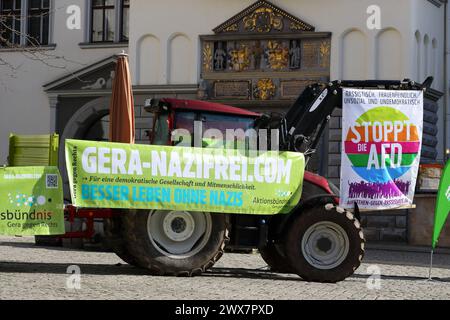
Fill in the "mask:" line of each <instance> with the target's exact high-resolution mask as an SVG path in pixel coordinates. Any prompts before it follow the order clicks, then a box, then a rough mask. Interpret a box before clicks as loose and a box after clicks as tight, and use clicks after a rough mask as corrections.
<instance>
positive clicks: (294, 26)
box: [289, 22, 304, 31]
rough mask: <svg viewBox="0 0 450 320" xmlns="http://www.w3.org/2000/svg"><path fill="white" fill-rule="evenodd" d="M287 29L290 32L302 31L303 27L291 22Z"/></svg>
mask: <svg viewBox="0 0 450 320" xmlns="http://www.w3.org/2000/svg"><path fill="white" fill-rule="evenodd" d="M289 29H291V30H292V31H295V30H301V31H303V30H304V27H303V26H302V25H301V24H300V23H296V22H291V24H290V26H289Z"/></svg>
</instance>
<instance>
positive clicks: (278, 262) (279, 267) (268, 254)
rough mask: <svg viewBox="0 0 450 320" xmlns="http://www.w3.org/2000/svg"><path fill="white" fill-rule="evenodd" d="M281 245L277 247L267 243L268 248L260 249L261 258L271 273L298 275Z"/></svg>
mask: <svg viewBox="0 0 450 320" xmlns="http://www.w3.org/2000/svg"><path fill="white" fill-rule="evenodd" d="M282 249H283V248H282V246H281V245H278V246H277V245H276V244H274V243H267V244H266V246H264V247H262V248H259V253H260V254H261V258H263V260H264V261H265V262H266V263H267V265H268V266H269V268H270V271H272V272H277V273H296V272H295V270H294V269H293V268H292V267H291V265H290V264H289V262H288V260H287V259H286V256H285V254H284V252H280V250H282Z"/></svg>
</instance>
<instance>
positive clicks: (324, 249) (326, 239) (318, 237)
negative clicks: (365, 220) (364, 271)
mask: <svg viewBox="0 0 450 320" xmlns="http://www.w3.org/2000/svg"><path fill="white" fill-rule="evenodd" d="M301 249H302V253H303V257H304V258H305V259H306V261H307V262H308V263H309V264H310V265H311V266H313V267H315V268H317V269H322V270H328V269H333V268H336V267H337V266H339V265H340V264H341V263H342V262H343V261H344V260H345V258H346V257H347V254H348V251H349V249H350V241H349V239H348V236H347V233H346V232H345V231H344V229H343V228H342V227H341V226H339V225H337V224H336V223H333V222H329V221H322V222H318V223H316V224H314V225H312V226H310V227H309V228H308V229H307V230H306V232H305V234H304V236H303V238H302V247H301Z"/></svg>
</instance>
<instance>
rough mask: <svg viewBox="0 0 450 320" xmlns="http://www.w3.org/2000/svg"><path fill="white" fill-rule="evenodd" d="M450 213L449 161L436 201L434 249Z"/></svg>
mask: <svg viewBox="0 0 450 320" xmlns="http://www.w3.org/2000/svg"><path fill="white" fill-rule="evenodd" d="M449 213H450V161H447V165H446V166H445V169H444V172H443V173H442V177H441V182H440V183H439V191H438V196H437V200H436V212H435V215H434V230H433V243H432V246H433V249H434V248H435V247H436V245H437V243H438V239H439V235H440V234H441V231H442V228H444V225H445V221H446V220H447V217H448V214H449Z"/></svg>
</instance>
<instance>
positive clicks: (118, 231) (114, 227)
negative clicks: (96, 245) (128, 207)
mask: <svg viewBox="0 0 450 320" xmlns="http://www.w3.org/2000/svg"><path fill="white" fill-rule="evenodd" d="M125 214H127V213H126V212H125V213H123V215H125ZM122 229H123V228H122V217H121V216H114V217H112V218H105V219H103V230H104V232H105V245H106V246H107V247H108V248H110V249H111V250H112V251H113V252H114V253H115V254H116V255H117V256H119V258H121V259H122V260H123V261H125V262H126V263H128V264H131V265H136V259H134V257H133V256H132V255H131V254H130V253H129V252H128V249H127V247H126V244H125V239H124V236H123V232H122Z"/></svg>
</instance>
